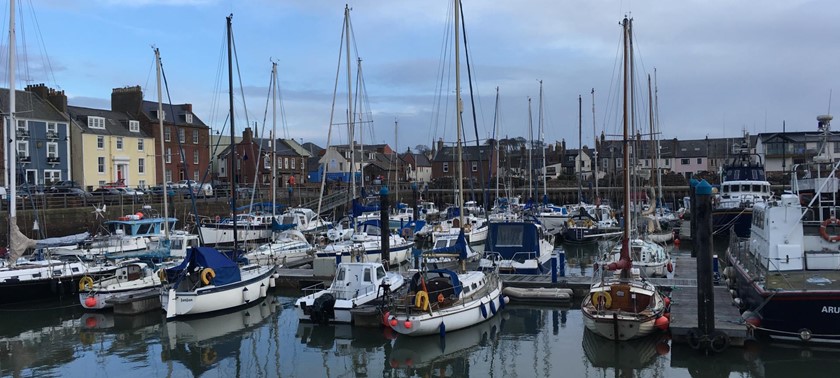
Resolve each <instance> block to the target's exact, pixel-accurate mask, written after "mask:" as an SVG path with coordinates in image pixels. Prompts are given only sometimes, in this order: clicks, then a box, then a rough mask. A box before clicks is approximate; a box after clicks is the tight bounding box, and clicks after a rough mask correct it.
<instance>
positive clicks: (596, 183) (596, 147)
mask: <svg viewBox="0 0 840 378" xmlns="http://www.w3.org/2000/svg"><path fill="white" fill-rule="evenodd" d="M592 143H594V145H595V148H593V150H594V151H595V153H594V156H595V166H594V169H595V202H596V203H598V202H600V200H599V198H600V197H599V193H598V176H599V175H598V133H597V132H596V131H595V88H592Z"/></svg>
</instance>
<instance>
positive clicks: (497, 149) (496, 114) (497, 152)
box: [490, 87, 499, 200]
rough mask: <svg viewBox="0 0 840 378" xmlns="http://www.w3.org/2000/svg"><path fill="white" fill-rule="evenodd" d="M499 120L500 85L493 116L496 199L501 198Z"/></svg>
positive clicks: (497, 88)
mask: <svg viewBox="0 0 840 378" xmlns="http://www.w3.org/2000/svg"><path fill="white" fill-rule="evenodd" d="M498 120H499V87H496V109H495V115H494V116H493V139H494V140H495V141H496V146H495V147H496V151H495V152H496V199H497V200H498V199H499V139H498V138H497V137H496V136H497V135H498V130H497V129H496V127H497V125H498ZM490 167H491V168H490V172H493V168H492V167H493V162H492V161H491V162H490Z"/></svg>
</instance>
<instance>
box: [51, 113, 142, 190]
mask: <svg viewBox="0 0 840 378" xmlns="http://www.w3.org/2000/svg"><path fill="white" fill-rule="evenodd" d="M67 113H68V115H69V116H70V119H71V123H72V126H71V130H72V131H71V140H72V141H73V143H72V146H71V148H70V149H71V154H70V156H71V159H72V162H73V179H74V180H76V181H77V182H78V183H79V185H81V186H82V188H93V189H95V188H98V187H100V186H103V185H106V184H109V183H119V182H124V183H125V185H126V186H129V187H132V188H137V187H140V188H147V187H149V186H153V185H155V184H156V179H155V177H156V176H155V174H156V173H157V165H158V164H157V159H156V158H155V156H156V155H155V151H156V149H155V143H154V138H152V137H151V136H149V135H148V134H146V133H144V132H143V131H142V130H141V129H140V122H139V121H138V120H133V119H131V118H130V117H129V115H128V114H126V113H120V112H113V111H110V110H101V109H91V108H83V107H78V106H68V107H67Z"/></svg>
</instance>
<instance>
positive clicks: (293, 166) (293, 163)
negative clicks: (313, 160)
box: [292, 158, 295, 169]
mask: <svg viewBox="0 0 840 378" xmlns="http://www.w3.org/2000/svg"><path fill="white" fill-rule="evenodd" d="M292 169H295V158H292Z"/></svg>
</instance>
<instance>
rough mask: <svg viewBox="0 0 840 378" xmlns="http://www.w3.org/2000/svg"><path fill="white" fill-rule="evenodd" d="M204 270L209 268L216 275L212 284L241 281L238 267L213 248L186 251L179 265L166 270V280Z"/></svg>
mask: <svg viewBox="0 0 840 378" xmlns="http://www.w3.org/2000/svg"><path fill="white" fill-rule="evenodd" d="M204 268H211V269H213V271H214V272H215V273H216V277H215V278H213V284H214V285H216V286H220V285H226V284H229V283H233V282H239V281H241V280H242V276H241V275H240V274H239V265H237V264H236V262H234V261H231V260H230V259H228V258H227V256H225V255H223V254H222V253H221V252H219V251H218V250H217V249H215V248H211V247H192V248H190V249H188V250H187V256H186V257H185V258H184V261H183V262H181V264H180V265H178V266H176V267H174V268H169V269H167V270H166V276H167V278H176V277H181V276H182V275H183V274H184V272H191V274H199V272H200V271H201V270H202V269H204Z"/></svg>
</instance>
